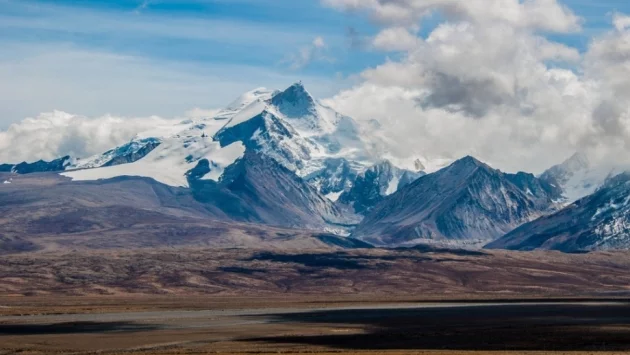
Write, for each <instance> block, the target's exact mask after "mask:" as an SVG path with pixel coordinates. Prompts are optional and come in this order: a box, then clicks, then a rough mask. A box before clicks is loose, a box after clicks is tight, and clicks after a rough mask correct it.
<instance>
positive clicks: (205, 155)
mask: <svg viewBox="0 0 630 355" xmlns="http://www.w3.org/2000/svg"><path fill="white" fill-rule="evenodd" d="M244 154H245V146H244V145H243V144H242V143H241V142H236V143H234V144H231V145H230V146H227V147H223V148H221V145H220V144H219V142H215V141H213V140H212V138H209V137H208V136H177V137H173V138H169V139H166V140H164V142H163V143H162V144H161V145H160V146H158V147H157V148H156V149H155V150H153V151H152V152H151V153H149V154H148V155H147V156H146V157H144V158H143V159H141V160H139V161H137V162H135V163H130V164H123V165H117V166H112V167H104V168H96V169H87V170H77V171H71V172H65V173H62V175H63V176H67V177H69V178H72V179H73V180H75V181H89V180H102V179H111V178H114V177H117V176H140V177H148V178H152V179H154V180H156V181H158V182H161V183H163V184H166V185H170V186H176V187H188V179H187V177H186V173H187V172H188V171H190V170H191V169H193V168H194V167H195V166H196V165H197V163H198V162H199V160H201V159H207V160H208V161H210V163H211V167H212V168H211V169H212V170H211V172H210V173H209V174H207V177H208V179H213V180H214V179H218V178H220V176H221V175H222V174H223V171H224V169H225V168H226V167H228V166H229V165H231V164H233V163H234V162H235V161H236V160H237V159H239V158H240V157H242V156H243V155H244Z"/></svg>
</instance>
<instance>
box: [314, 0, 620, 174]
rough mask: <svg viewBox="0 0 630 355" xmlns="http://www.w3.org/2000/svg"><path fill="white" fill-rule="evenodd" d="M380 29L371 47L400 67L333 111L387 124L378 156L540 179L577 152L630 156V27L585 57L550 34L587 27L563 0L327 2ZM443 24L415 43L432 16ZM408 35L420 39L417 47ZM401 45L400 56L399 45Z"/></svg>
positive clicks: (384, 71)
mask: <svg viewBox="0 0 630 355" xmlns="http://www.w3.org/2000/svg"><path fill="white" fill-rule="evenodd" d="M323 1H324V3H326V4H328V5H329V6H333V7H335V8H337V9H340V10H342V11H351V12H355V13H365V14H368V15H369V16H370V17H371V18H372V19H373V20H374V21H375V24H377V25H378V26H381V27H382V28H381V30H380V32H379V33H378V34H377V35H376V36H375V37H374V38H373V40H372V43H373V44H376V43H378V44H379V45H378V46H377V45H373V48H376V49H382V50H386V51H390V50H397V51H402V52H403V54H404V55H403V56H401V57H400V58H399V59H387V60H386V61H385V62H384V63H382V64H380V65H377V66H375V67H373V68H369V69H367V70H365V71H364V72H363V73H361V81H360V82H359V83H358V84H357V85H356V86H355V87H353V88H351V89H348V90H345V91H342V92H341V93H339V94H338V95H336V96H335V97H333V98H331V99H329V100H327V103H328V104H329V105H331V106H333V107H335V108H337V109H339V110H340V111H342V112H343V113H345V114H348V115H351V116H354V117H357V118H359V119H361V120H364V121H368V122H369V121H371V120H377V121H379V122H380V126H381V130H382V132H381V133H382V135H383V136H384V137H387V138H386V139H388V140H389V141H390V144H384V145H383V146H382V147H381V149H382V154H390V155H393V156H397V157H400V158H404V157H413V156H424V157H426V158H427V159H429V160H430V159H442V158H447V159H457V158H459V157H461V156H464V155H467V154H472V155H475V156H477V157H479V158H481V159H483V160H485V161H487V162H489V163H491V164H492V165H494V166H496V167H499V168H502V169H504V170H508V171H515V170H527V171H531V172H541V171H542V170H544V169H545V168H548V167H549V166H550V165H552V164H555V163H558V162H560V161H561V160H563V159H564V158H566V157H568V156H570V155H571V154H572V153H574V152H575V151H586V152H587V153H590V154H591V155H593V156H595V157H596V158H598V159H600V160H605V159H609V160H610V159H615V160H617V161H618V162H619V163H622V162H623V163H624V164H626V163H627V161H628V160H630V159H625V158H623V157H624V156H627V155H628V154H627V153H626V154H619V152H627V150H628V148H630V83H629V81H628V80H627V78H628V77H630V31H629V29H630V21H629V20H628V18H627V17H626V16H625V15H622V14H616V15H615V16H614V17H613V24H612V26H611V27H612V28H614V29H612V30H611V31H610V32H608V33H606V34H604V35H601V36H598V37H595V38H593V40H592V43H591V45H590V46H589V48H588V51H587V52H586V53H584V54H581V53H580V52H579V51H578V50H577V49H575V48H572V47H569V46H567V45H565V44H561V43H558V42H555V41H553V40H551V39H550V37H549V36H547V33H550V32H558V33H566V32H572V31H579V30H580V27H581V23H582V20H581V19H580V18H579V17H578V16H576V15H575V14H574V13H573V12H572V11H571V10H570V9H568V8H567V7H566V6H564V5H562V4H561V3H559V2H558V1H556V0H526V1H518V0H490V1H488V0H468V1H457V0H361V1H356V0H323ZM436 12H437V13H439V14H440V15H441V16H440V17H439V18H441V19H443V20H442V22H441V23H439V24H438V25H436V26H435V27H434V28H433V29H432V30H430V31H429V33H428V34H427V35H424V36H420V35H416V34H415V29H416V28H418V25H419V24H420V23H421V21H422V20H423V19H424V18H425V17H426V16H428V15H430V14H432V13H436ZM409 36H415V37H416V38H412V39H410V38H409ZM396 45H398V46H396Z"/></svg>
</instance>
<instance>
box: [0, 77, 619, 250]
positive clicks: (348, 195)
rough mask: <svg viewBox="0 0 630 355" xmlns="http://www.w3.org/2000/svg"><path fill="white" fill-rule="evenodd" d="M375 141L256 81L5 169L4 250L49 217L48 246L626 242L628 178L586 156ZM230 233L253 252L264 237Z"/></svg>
mask: <svg viewBox="0 0 630 355" xmlns="http://www.w3.org/2000/svg"><path fill="white" fill-rule="evenodd" d="M377 136H378V135H375V134H374V135H373V134H371V132H370V129H369V127H368V128H366V127H364V126H362V124H361V123H359V122H357V121H355V120H354V119H352V118H351V117H348V116H345V115H343V114H340V113H338V112H336V111H335V110H334V109H332V108H330V107H328V106H326V105H324V104H322V103H321V102H320V101H318V100H316V99H315V98H314V97H313V96H312V95H311V94H310V93H309V92H308V91H307V90H306V89H305V87H304V86H303V85H302V84H301V83H296V84H294V85H292V86H290V87H289V88H287V89H286V90H284V91H278V90H267V89H263V88H260V89H255V90H253V91H250V92H247V93H245V94H243V95H242V96H241V97H239V98H238V99H237V100H235V101H234V102H233V103H231V104H230V105H228V106H227V107H226V108H225V109H223V110H221V111H219V112H218V113H217V114H216V115H214V116H212V117H206V118H203V119H196V120H186V121H182V122H180V123H178V124H176V125H173V126H172V127H158V128H156V129H153V130H151V131H148V132H140V133H139V134H138V135H137V136H136V137H135V138H134V139H132V140H131V141H130V142H128V143H126V144H124V145H121V146H119V147H113V148H112V149H110V150H109V151H107V152H104V153H102V154H98V155H95V156H92V157H71V156H65V157H61V158H59V159H56V160H53V161H50V162H46V161H37V162H34V163H27V162H23V163H19V164H2V165H0V181H4V183H3V184H0V204H1V205H2V210H3V211H4V212H5V215H6V216H9V215H10V216H14V217H13V218H11V219H9V218H4V219H3V222H2V223H3V224H0V225H2V226H3V228H2V229H0V248H2V245H7V246H8V245H10V246H12V247H11V248H17V249H20V248H27V247H28V248H30V245H35V246H36V245H40V244H41V243H42V242H41V240H40V239H38V238H36V237H34V236H37V235H39V234H37V233H33V230H37V231H42V230H45V229H46V228H45V227H44V226H45V225H50V226H51V230H53V231H55V232H54V233H52V235H51V234H50V233H48V232H47V233H44V234H45V238H43V239H46V241H47V242H46V243H47V244H46V245H47V247H50V244H48V243H49V242H50V240H51V239H50V238H53V237H54V238H53V239H55V238H56V239H55V240H58V241H60V242H59V243H61V241H63V243H64V244H67V243H71V240H72V239H73V238H79V237H83V238H85V236H86V235H91V236H94V235H101V236H105V235H108V236H109V237H110V238H111V237H112V236H121V235H125V236H126V235H128V233H129V231H134V233H138V234H140V235H141V236H140V237H138V238H139V239H142V238H150V237H151V236H152V238H155V239H157V240H168V241H169V242H170V243H172V242H173V240H174V239H176V238H177V237H176V236H177V235H180V234H181V235H182V239H183V240H186V239H187V238H189V239H190V238H192V239H194V240H196V241H198V240H202V239H203V238H204V237H205V238H210V239H213V238H215V239H216V238H218V239H220V238H219V237H217V236H216V234H217V233H219V232H218V231H220V230H225V226H226V225H230V224H233V225H237V226H239V228H240V229H239V230H242V229H248V228H259V229H260V228H262V230H265V228H286V229H288V230H292V231H296V230H302V231H313V233H315V234H316V233H319V232H326V233H334V234H336V235H339V236H343V237H345V238H347V237H349V236H350V237H351V238H353V239H348V240H361V241H363V242H367V243H370V244H372V245H375V246H380V247H405V246H414V245H419V244H432V245H441V246H447V247H448V246H453V247H466V248H481V247H483V246H487V247H488V248H505V249H517V250H534V249H554V250H561V251H567V252H574V251H582V250H599V249H611V248H614V249H628V248H630V228H626V225H627V224H628V222H627V221H626V217H625V216H626V215H627V213H628V212H627V211H628V209H630V207H628V209H626V205H628V203H627V201H628V199H630V198H629V197H628V196H630V188H627V184H626V182H627V181H628V179H629V178H628V176H630V175H627V174H621V175H616V174H617V173H620V172H621V171H615V170H614V169H610V168H600V167H595V166H593V165H592V164H591V163H590V162H589V160H588V158H587V157H586V156H585V155H583V154H576V155H574V156H573V157H571V158H569V159H568V160H567V161H565V162H563V163H562V164H559V165H557V166H554V167H551V168H550V169H549V170H547V171H546V172H544V173H543V174H541V175H540V176H535V175H533V174H529V173H525V172H519V173H516V174H511V173H505V172H501V171H499V170H496V169H493V168H492V167H490V166H489V165H487V164H485V163H483V162H481V161H479V160H477V159H475V158H474V157H470V156H469V157H464V158H462V159H459V160H455V161H453V162H452V163H451V164H450V165H448V166H446V167H444V168H442V169H440V170H438V171H425V168H424V166H427V165H432V164H431V162H427V161H426V160H425V159H424V158H422V157H418V158H417V159H415V161H413V163H412V164H409V165H408V166H397V165H396V164H395V162H394V161H392V160H388V159H386V158H384V157H382V156H379V155H378V154H376V153H375V152H374V151H372V147H373V146H374V145H378V143H379V142H378V138H377ZM111 189H113V191H116V193H113V194H108V190H111ZM11 211H12V212H11ZM16 211H22V212H21V213H19V214H17V213H16ZM25 211H29V212H28V213H26V212H25ZM123 215H124V216H123ZM110 219H116V220H110ZM160 220H161V221H163V222H164V223H158V222H156V221H160ZM156 223H157V224H156ZM218 224H220V225H221V226H223V227H222V228H223V229H220V228H219V229H217V228H215V227H214V226H215V225H218ZM148 226H151V227H148ZM191 226H192V227H191ZM245 226H251V227H245ZM33 228H34V229H33ZM142 228H144V229H142ZM143 230H146V232H143ZM263 234H264V233H263ZM297 234H300V233H297ZM142 235H144V236H142ZM300 235H301V234H300ZM147 236H149V237H147ZM43 239H42V240H43ZM90 239H92V238H90ZM114 239H115V238H114ZM123 239H124V238H123ZM289 239H291V238H289ZM291 240H294V239H291ZM300 240H302V239H300ZM309 240H310V239H309ZM136 242H137V241H136ZM230 242H232V243H233V244H234V246H241V247H245V246H248V247H255V246H256V245H257V244H256V243H259V242H260V238H253V239H252V238H250V239H247V238H245V239H241V240H240V241H235V240H230ZM77 243H78V242H77ZM124 243H125V242H124V241H122V239H121V242H120V246H124ZM309 243H310V241H309ZM53 244H54V243H53ZM96 244H99V243H96ZM342 244H344V245H345V244H348V243H342ZM349 244H350V245H357V244H356V243H354V242H353V243H349ZM107 245H109V244H107ZM222 245H223V244H222ZM226 245H230V243H228V242H226ZM296 245H297V244H296ZM359 245H365V244H359ZM18 246H20V247H18ZM40 246H41V245H40ZM7 248H8V247H7Z"/></svg>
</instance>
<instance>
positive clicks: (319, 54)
mask: <svg viewBox="0 0 630 355" xmlns="http://www.w3.org/2000/svg"><path fill="white" fill-rule="evenodd" d="M315 61H326V62H332V61H333V59H332V58H331V57H329V56H328V55H327V45H326V41H325V40H324V38H323V37H321V36H317V37H315V39H313V42H311V44H309V45H308V46H303V47H301V48H300V49H299V50H298V51H297V53H293V54H291V55H289V56H288V57H287V58H286V59H285V60H284V62H285V63H287V64H288V65H289V67H290V68H291V70H299V69H303V68H305V67H307V66H308V65H310V64H311V63H313V62H315Z"/></svg>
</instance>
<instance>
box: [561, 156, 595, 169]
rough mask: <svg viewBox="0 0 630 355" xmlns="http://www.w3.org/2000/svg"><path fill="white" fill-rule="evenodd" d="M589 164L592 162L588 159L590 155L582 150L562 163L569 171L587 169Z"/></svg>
mask: <svg viewBox="0 0 630 355" xmlns="http://www.w3.org/2000/svg"><path fill="white" fill-rule="evenodd" d="M589 165H590V162H589V160H588V157H587V156H586V154H584V153H582V152H577V153H575V154H573V155H572V156H571V157H570V158H569V159H567V160H566V161H565V162H564V163H562V166H563V167H565V169H567V170H569V171H576V170H579V169H587V168H588V167H589Z"/></svg>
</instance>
